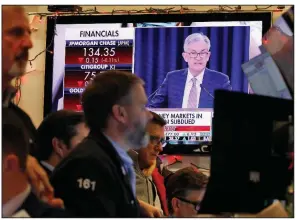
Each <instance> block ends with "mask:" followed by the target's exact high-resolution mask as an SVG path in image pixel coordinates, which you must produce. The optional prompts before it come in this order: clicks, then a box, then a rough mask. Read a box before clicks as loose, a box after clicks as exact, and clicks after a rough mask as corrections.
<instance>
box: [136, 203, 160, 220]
mask: <svg viewBox="0 0 300 220" xmlns="http://www.w3.org/2000/svg"><path fill="white" fill-rule="evenodd" d="M139 203H140V207H141V210H140V211H141V215H142V216H143V217H148V218H160V217H162V211H161V210H160V209H158V208H156V207H154V206H152V205H150V204H148V203H146V202H143V201H141V200H139Z"/></svg>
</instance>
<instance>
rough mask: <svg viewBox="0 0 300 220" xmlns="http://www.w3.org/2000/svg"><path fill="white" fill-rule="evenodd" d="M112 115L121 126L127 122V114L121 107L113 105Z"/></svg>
mask: <svg viewBox="0 0 300 220" xmlns="http://www.w3.org/2000/svg"><path fill="white" fill-rule="evenodd" d="M112 115H113V117H114V118H115V119H116V120H117V121H119V122H122V123H123V124H124V123H126V121H127V112H126V110H125V108H124V107H123V106H120V105H114V106H113V107H112Z"/></svg>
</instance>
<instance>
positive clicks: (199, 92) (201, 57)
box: [148, 33, 232, 108]
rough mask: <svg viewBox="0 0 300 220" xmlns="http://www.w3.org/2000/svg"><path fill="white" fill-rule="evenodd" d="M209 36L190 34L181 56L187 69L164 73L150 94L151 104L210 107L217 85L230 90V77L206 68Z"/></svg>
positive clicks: (169, 106) (160, 106)
mask: <svg viewBox="0 0 300 220" xmlns="http://www.w3.org/2000/svg"><path fill="white" fill-rule="evenodd" d="M210 54H211V53H210V40H209V38H208V37H207V36H205V35H204V34H202V33H194V34H191V35H189V36H188V37H187V38H186V39H185V42H184V52H183V53H182V56H183V59H184V60H185V61H186V62H187V63H188V68H187V69H182V70H175V71H172V72H169V73H167V76H166V78H165V79H164V81H163V83H162V84H161V86H160V87H159V89H158V90H157V91H156V92H155V94H154V96H153V97H152V98H149V104H148V107H150V108H213V101H214V91H215V90H216V89H225V90H231V89H232V88H231V85H230V81H229V77H228V76H227V75H225V74H223V73H221V72H217V71H214V70H210V69H208V68H206V65H207V62H208V61H209V58H210Z"/></svg>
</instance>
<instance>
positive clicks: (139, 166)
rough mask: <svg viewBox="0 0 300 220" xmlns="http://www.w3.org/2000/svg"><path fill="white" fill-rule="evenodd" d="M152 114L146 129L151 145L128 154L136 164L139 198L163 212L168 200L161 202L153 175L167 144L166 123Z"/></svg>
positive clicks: (137, 193) (137, 194)
mask: <svg viewBox="0 0 300 220" xmlns="http://www.w3.org/2000/svg"><path fill="white" fill-rule="evenodd" d="M151 114H152V116H153V118H152V120H151V121H149V123H148V124H147V128H146V130H147V132H148V134H149V138H150V141H149V144H148V145H147V146H146V147H143V148H141V149H139V150H136V151H134V150H130V151H128V154H129V156H130V157H131V158H132V160H133V163H134V170H135V173H136V196H137V198H138V199H139V200H142V201H144V202H146V203H148V204H150V205H152V206H155V207H157V208H159V209H160V210H162V208H163V204H162V203H163V202H165V203H166V200H165V201H161V199H162V198H160V197H159V195H158V192H157V188H156V186H155V184H154V182H153V179H152V176H151V175H152V173H153V171H154V169H155V168H156V160H157V157H158V154H159V153H160V152H161V151H162V150H163V149H162V148H163V146H164V145H165V143H166V142H165V136H164V126H165V125H166V121H165V120H164V119H163V118H162V117H161V116H159V115H158V114H156V113H154V112H151ZM165 214H166V213H165Z"/></svg>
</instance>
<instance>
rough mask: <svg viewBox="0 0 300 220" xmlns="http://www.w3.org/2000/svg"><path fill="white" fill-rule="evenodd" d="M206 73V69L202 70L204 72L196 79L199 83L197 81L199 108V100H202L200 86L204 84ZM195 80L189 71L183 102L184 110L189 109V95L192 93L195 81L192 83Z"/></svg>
mask: <svg viewBox="0 0 300 220" xmlns="http://www.w3.org/2000/svg"><path fill="white" fill-rule="evenodd" d="M204 71H205V69H204V70H202V72H201V73H200V74H199V75H198V76H197V77H195V78H196V79H197V81H196V86H197V106H199V99H200V93H201V87H200V85H201V84H202V81H203V76H204ZM193 78H194V76H193V75H192V73H191V72H190V70H188V75H187V77H186V82H185V88H184V94H183V100H182V108H187V106H188V101H189V95H190V91H191V89H192V86H193V81H192V79H193Z"/></svg>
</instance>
